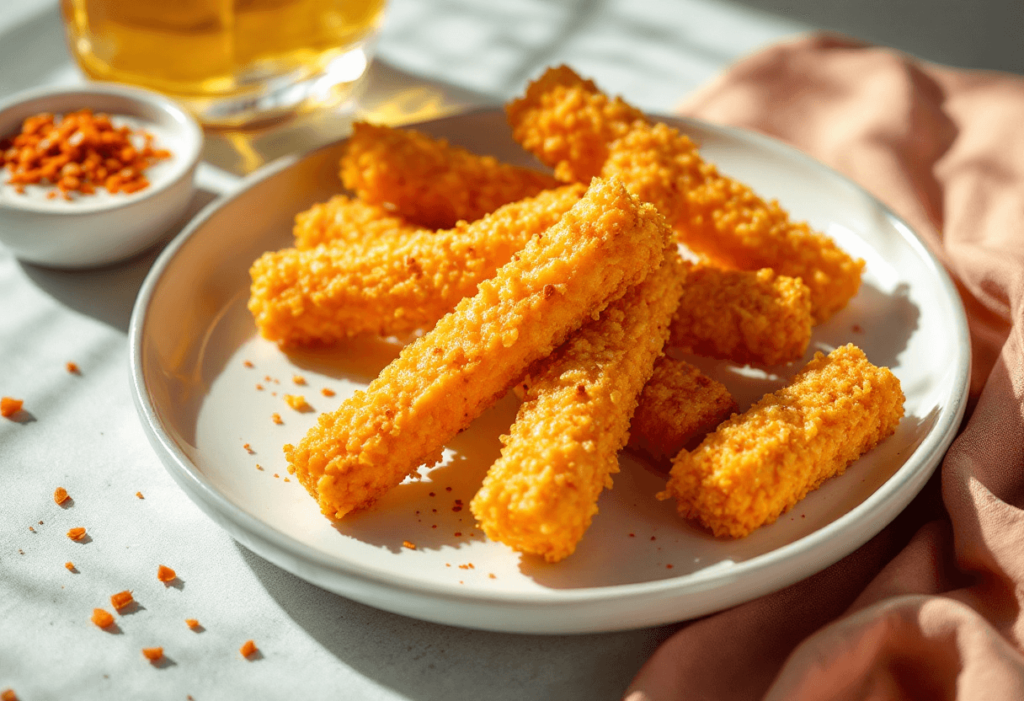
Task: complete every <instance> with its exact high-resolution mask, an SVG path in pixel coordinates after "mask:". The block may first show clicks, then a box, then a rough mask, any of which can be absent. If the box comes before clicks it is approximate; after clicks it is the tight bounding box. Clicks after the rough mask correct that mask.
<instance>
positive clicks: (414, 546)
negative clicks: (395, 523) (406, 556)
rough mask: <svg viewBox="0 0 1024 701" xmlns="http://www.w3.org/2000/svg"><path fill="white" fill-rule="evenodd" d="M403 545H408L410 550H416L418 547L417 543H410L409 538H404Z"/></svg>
mask: <svg viewBox="0 0 1024 701" xmlns="http://www.w3.org/2000/svg"><path fill="white" fill-rule="evenodd" d="M402 546H403V547H406V548H409V550H415V549H416V544H415V543H410V542H409V541H408V540H403V541H402Z"/></svg>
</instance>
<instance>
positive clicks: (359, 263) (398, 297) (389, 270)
mask: <svg viewBox="0 0 1024 701" xmlns="http://www.w3.org/2000/svg"><path fill="white" fill-rule="evenodd" d="M583 192H584V187H583V186H582V185H573V186H567V187H563V188H558V189H556V190H550V191H546V192H543V193H541V194H540V195H538V196H537V197H533V198H529V199H526V200H522V201H520V202H513V203H511V204H507V205H505V206H503V207H501V208H500V209H498V211H496V212H494V213H493V214H490V215H488V216H486V217H484V218H483V219H481V220H480V221H477V222H473V223H472V224H466V223H464V222H462V223H460V224H459V225H458V226H457V227H455V228H454V229H452V230H449V231H438V232H432V231H431V232H426V231H424V232H420V233H418V234H412V235H409V236H405V237H402V238H401V240H400V241H399V242H397V243H396V241H378V242H369V243H368V244H365V245H358V244H355V243H353V244H349V245H346V246H339V247H318V248H315V249H313V250H309V251H298V250H295V249H288V250H284V251H279V252H276V253H266V254H264V255H263V256H262V257H261V258H260V259H259V260H257V261H256V262H255V263H254V264H253V266H252V269H251V270H250V275H251V276H252V289H251V295H250V298H249V311H251V312H252V314H253V317H254V318H255V320H256V325H257V326H258V327H259V329H260V332H261V333H262V334H263V336H264V338H268V339H270V340H272V341H277V342H278V343H279V344H281V345H285V346H288V345H292V346H294V345H302V344H310V343H330V342H333V341H338V340H341V339H343V338H346V337H348V336H351V335H353V334H356V333H361V332H366V331H369V332H376V333H380V334H382V335H388V334H394V333H403V332H407V331H411V330H413V329H417V328H430V327H431V326H433V325H434V323H435V322H436V321H437V320H438V319H440V318H441V317H442V316H444V315H445V314H447V313H448V312H450V311H451V310H452V309H454V308H455V305H456V304H458V303H459V301H460V300H462V299H463V298H465V297H471V296H472V295H474V294H476V290H477V285H478V284H479V283H480V282H482V281H483V280H486V279H488V278H490V277H493V276H494V274H495V272H496V271H497V270H498V268H499V267H501V266H502V265H504V264H505V263H507V262H508V261H509V260H510V259H511V258H512V256H513V255H514V254H515V252H516V251H518V250H520V249H521V248H522V247H523V246H525V245H526V243H527V241H529V240H530V238H531V237H532V236H535V235H538V234H543V233H544V232H545V231H546V230H547V229H548V228H549V227H551V226H552V225H554V224H555V223H556V222H557V221H558V220H559V219H560V218H561V217H562V215H563V214H565V212H567V211H568V210H569V208H570V207H572V206H573V205H574V204H576V203H577V202H578V201H579V198H580V196H581V195H582V194H583Z"/></svg>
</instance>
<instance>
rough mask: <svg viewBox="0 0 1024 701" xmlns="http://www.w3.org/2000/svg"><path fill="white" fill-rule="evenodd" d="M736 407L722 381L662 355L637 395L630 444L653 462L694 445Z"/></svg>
mask: <svg viewBox="0 0 1024 701" xmlns="http://www.w3.org/2000/svg"><path fill="white" fill-rule="evenodd" d="M684 297H685V294H684ZM677 318H678V316H677ZM734 411H736V402H735V401H734V400H733V398H732V395H731V394H729V390H728V389H726V388H725V385H723V384H722V383H721V382H716V381H715V380H712V379H711V378H710V377H707V376H706V375H704V374H703V373H702V372H701V371H700V370H698V369H697V368H695V367H693V366H692V365H690V364H689V363H685V362H683V361H682V360H676V359H674V358H669V357H668V356H664V357H662V358H661V360H659V361H658V362H657V363H656V364H655V366H654V374H653V375H652V376H651V380H650V382H648V383H647V386H645V387H644V391H643V393H642V394H641V395H640V403H639V404H638V405H637V408H636V412H635V413H634V414H633V421H632V422H631V423H630V425H629V444H628V447H629V448H630V449H631V450H634V451H638V452H641V453H644V454H645V455H647V456H649V457H650V458H651V459H653V460H654V461H655V463H662V462H667V461H670V460H671V459H672V458H674V457H675V456H676V455H677V454H678V453H679V451H680V450H682V449H683V448H691V447H696V444H697V443H699V442H700V440H701V439H703V438H704V436H705V435H706V434H707V433H708V432H709V431H712V430H714V428H715V427H716V426H718V424H720V423H722V422H723V421H725V420H726V419H727V418H729V416H730V415H731V414H732V413H733V412H734Z"/></svg>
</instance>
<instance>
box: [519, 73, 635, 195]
mask: <svg viewBox="0 0 1024 701" xmlns="http://www.w3.org/2000/svg"><path fill="white" fill-rule="evenodd" d="M505 112H506V114H507V115H508V121H509V124H511V125H512V136H513V137H514V138H515V140H516V141H518V142H519V143H520V144H522V146H523V148H525V149H526V150H527V151H529V152H530V153H532V154H534V155H535V156H537V158H539V159H540V160H541V162H542V163H545V164H547V165H549V166H551V167H552V168H554V169H555V177H557V178H558V179H559V180H563V181H565V182H587V181H588V180H590V179H591V178H592V177H594V176H596V175H598V174H600V172H601V167H602V166H603V165H604V162H605V160H606V159H607V158H608V145H609V144H611V143H612V142H613V141H615V140H616V139H618V138H619V137H621V136H623V135H624V134H625V133H626V132H627V131H629V128H630V125H631V124H632V123H633V122H635V121H637V120H640V121H646V117H644V114H643V112H641V111H640V110H638V109H636V108H635V107H631V106H630V105H628V104H626V103H625V102H623V101H622V100H621V99H620V98H618V97H614V98H610V97H608V96H607V95H605V94H603V93H601V91H599V90H598V89H597V86H596V85H595V84H594V82H593V81H590V80H584V79H583V78H581V77H580V76H578V75H576V73H574V72H573V70H572V69H571V68H569V67H568V66H558V67H557V68H549V69H548V70H547V71H545V73H544V75H542V76H541V77H540V78H538V79H537V80H535V81H534V82H532V83H530V85H529V87H527V89H526V94H525V95H524V96H523V97H521V98H519V99H518V100H513V101H512V102H510V103H509V104H508V105H506V106H505Z"/></svg>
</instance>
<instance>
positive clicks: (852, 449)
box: [658, 344, 904, 538]
mask: <svg viewBox="0 0 1024 701" xmlns="http://www.w3.org/2000/svg"><path fill="white" fill-rule="evenodd" d="M903 401H904V397H903V392H902V391H901V389H900V382H899V380H898V379H896V377H895V376H894V375H893V374H892V373H891V372H889V370H888V369H887V368H878V367H875V366H874V365H872V364H871V363H870V362H868V359H867V358H866V357H865V355H864V351H862V350H861V349H859V348H857V347H856V346H854V345H853V344H849V345H846V346H842V347H840V348H837V349H836V350H834V351H832V352H831V353H830V354H829V355H828V356H827V357H826V356H824V355H822V354H821V353H817V354H815V356H814V360H812V361H811V362H810V363H808V364H807V367H805V368H804V369H803V370H802V371H801V372H800V373H799V374H798V375H797V376H796V377H794V378H793V380H792V381H791V382H790V384H789V385H787V386H786V387H783V388H782V389H780V390H778V391H777V392H774V393H772V394H768V395H766V396H765V397H764V398H763V399H761V401H759V402H758V403H757V404H755V405H754V406H752V407H751V408H750V409H749V410H748V411H747V412H745V413H743V414H736V415H734V416H733V417H732V418H731V419H729V420H728V421H726V422H725V423H723V424H722V425H721V426H719V427H718V429H717V430H716V431H715V432H714V433H712V434H711V435H709V436H708V437H707V438H705V439H704V442H703V443H701V444H700V446H699V447H698V448H697V449H696V450H694V451H693V452H690V451H687V450H683V451H682V452H680V453H679V455H678V456H676V458H675V461H674V462H673V465H672V472H671V475H670V477H669V480H668V484H667V485H666V489H665V491H664V492H661V493H660V494H659V495H658V498H659V499H667V498H669V497H675V498H676V501H677V502H678V507H679V513H680V514H681V515H683V516H686V517H689V518H695V519H697V520H699V521H700V522H701V523H702V524H704V525H705V526H706V527H708V528H710V529H711V530H712V531H713V532H714V533H715V535H717V536H731V537H733V538H741V537H743V536H745V535H748V534H749V533H750V532H752V531H753V530H754V529H756V528H758V527H759V526H762V525H764V524H766V523H772V522H773V521H775V519H777V518H778V517H779V515H780V514H782V513H785V512H786V511H787V510H789V509H790V508H792V507H793V505H794V504H796V503H797V502H799V501H800V500H801V499H803V498H804V497H805V496H806V495H807V494H808V492H810V491H812V490H814V489H817V488H818V487H819V486H820V485H821V483H822V482H824V481H825V480H826V479H828V478H829V477H832V476H833V475H838V474H842V472H843V471H844V470H845V469H846V467H847V466H848V465H849V464H850V463H852V462H853V461H854V460H856V459H857V458H858V457H860V456H861V455H862V454H864V453H865V452H867V451H868V450H870V449H871V448H873V447H874V446H876V445H877V444H878V443H879V442H881V441H882V440H883V439H885V438H886V437H888V436H890V435H892V433H893V432H894V431H895V430H896V426H897V424H899V421H900V418H902V416H903Z"/></svg>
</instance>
